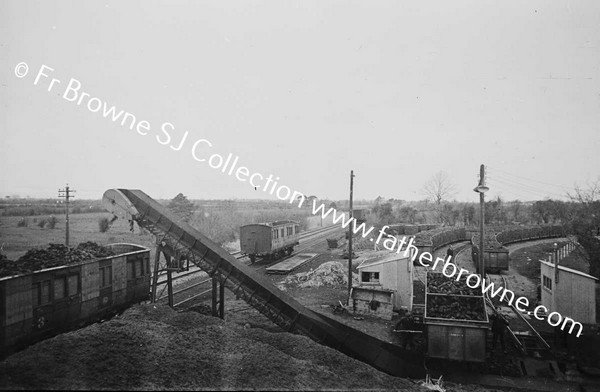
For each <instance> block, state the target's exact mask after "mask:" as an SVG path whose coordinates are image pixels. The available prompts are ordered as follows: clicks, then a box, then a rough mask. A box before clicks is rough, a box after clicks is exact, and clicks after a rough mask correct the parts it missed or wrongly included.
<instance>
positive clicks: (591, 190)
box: [567, 177, 600, 204]
mask: <svg viewBox="0 0 600 392" xmlns="http://www.w3.org/2000/svg"><path fill="white" fill-rule="evenodd" d="M567 196H568V197H569V199H571V200H572V201H574V202H577V203H581V204H590V203H593V202H595V201H597V200H600V177H599V178H598V179H597V180H596V181H594V182H592V183H591V184H589V183H588V185H587V188H585V189H583V188H581V187H580V186H579V185H577V184H575V188H574V193H569V192H567Z"/></svg>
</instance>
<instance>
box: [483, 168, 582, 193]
mask: <svg viewBox="0 0 600 392" xmlns="http://www.w3.org/2000/svg"><path fill="white" fill-rule="evenodd" d="M491 169H492V171H493V172H496V171H498V172H500V173H502V174H504V175H506V176H509V177H516V178H519V179H521V180H525V181H527V182H537V183H539V184H544V185H549V186H553V187H556V188H563V189H566V190H573V187H569V186H564V185H558V184H552V183H549V182H545V181H540V180H536V179H533V178H527V177H523V176H519V175H516V174H512V173H509V172H507V171H504V170H502V169H499V168H496V167H492V168H491Z"/></svg>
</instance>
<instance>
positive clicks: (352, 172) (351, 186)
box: [348, 170, 354, 305]
mask: <svg viewBox="0 0 600 392" xmlns="http://www.w3.org/2000/svg"><path fill="white" fill-rule="evenodd" d="M353 190H354V170H350V221H352V216H353V214H352V192H353ZM352 234H353V233H352V223H351V224H350V225H349V226H348V305H350V292H351V291H352Z"/></svg>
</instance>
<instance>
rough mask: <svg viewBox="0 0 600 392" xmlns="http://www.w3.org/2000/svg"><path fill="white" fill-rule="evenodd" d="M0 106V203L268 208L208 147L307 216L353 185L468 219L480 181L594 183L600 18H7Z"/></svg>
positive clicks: (368, 13)
mask: <svg viewBox="0 0 600 392" xmlns="http://www.w3.org/2000/svg"><path fill="white" fill-rule="evenodd" d="M21 62H25V63H27V65H28V66H29V72H28V73H27V75H25V76H24V77H22V78H18V77H17V76H16V75H15V67H16V66H17V64H19V63H21ZM42 65H46V66H48V67H51V68H53V69H54V71H49V70H46V71H45V72H44V73H45V74H47V75H48V76H47V77H45V76H42V77H40V80H39V81H38V84H37V85H34V80H35V78H36V75H37V74H38V72H39V70H40V67H41V66H42ZM52 78H55V79H57V80H59V82H57V83H56V84H54V86H53V87H52V88H51V91H48V88H49V86H50V82H51V80H52ZM71 78H75V79H77V80H78V81H79V82H81V89H80V90H79V92H78V93H77V94H78V98H79V97H80V96H81V92H86V93H87V94H89V95H90V96H89V97H83V100H82V101H81V104H80V105H77V101H74V102H71V101H68V100H67V99H65V97H64V93H65V90H66V88H67V85H68V83H69V80H70V79H71ZM72 94H75V93H72ZM91 97H95V98H97V99H96V100H94V101H90V98H91ZM88 102H89V103H90V105H91V107H92V109H96V106H95V105H96V104H98V103H99V102H102V104H104V103H105V104H106V105H108V107H109V108H110V107H111V106H115V108H116V109H117V110H123V111H124V112H129V113H131V114H133V115H135V117H136V122H137V123H139V122H140V121H147V124H148V125H149V128H150V130H145V128H141V133H147V135H141V134H139V133H137V132H136V130H135V128H134V130H130V129H129V127H128V126H127V125H128V123H126V126H122V125H121V124H120V120H117V121H116V122H113V121H112V120H111V119H110V118H105V117H103V115H102V110H100V111H99V112H93V111H91V110H90V109H89V108H88ZM0 104H1V107H2V110H1V111H0V132H1V141H2V144H1V146H2V151H1V154H0V165H1V170H0V195H21V196H27V195H29V196H31V197H55V196H56V195H57V190H58V189H59V188H64V186H65V184H66V183H69V185H70V186H72V187H73V188H75V189H76V190H77V192H78V193H77V196H78V197H80V198H94V199H99V198H101V197H102V194H103V192H104V191H105V190H106V189H109V188H117V187H120V188H133V189H142V190H143V191H145V192H146V193H148V194H149V195H150V196H152V197H155V198H172V197H174V196H175V195H176V194H177V193H179V192H183V193H184V194H185V195H187V196H188V197H190V198H194V199H195V198H271V199H275V197H274V196H270V195H268V194H267V193H265V192H263V191H262V190H261V189H258V190H255V189H254V188H253V187H252V186H251V185H249V183H248V182H241V181H239V180H237V179H236V178H235V177H234V176H228V175H226V174H224V173H222V172H221V171H219V170H217V169H213V168H211V167H210V166H209V165H208V163H207V162H198V161H196V160H195V159H194V157H193V155H192V150H193V148H192V147H193V145H194V143H195V142H196V141H198V140H200V139H205V140H207V141H209V142H210V143H211V144H212V147H209V146H208V145H207V144H206V143H205V142H201V144H198V145H197V149H196V150H195V151H196V153H197V157H198V158H202V157H206V158H208V157H209V156H210V155H211V154H214V153H217V154H221V155H223V156H224V157H227V155H228V154H229V153H231V154H233V156H237V157H239V160H238V166H239V165H243V166H246V167H247V168H248V169H249V173H250V174H253V173H259V174H261V175H262V176H265V177H266V176H268V175H269V174H272V175H273V176H274V177H280V180H279V184H280V185H286V186H288V187H289V188H291V189H293V190H297V191H300V192H304V193H307V194H311V195H316V196H319V197H322V198H325V197H327V198H331V199H344V198H347V197H348V193H349V191H348V187H349V172H350V170H352V169H353V170H354V171H355V174H356V178H355V192H354V196H355V198H357V199H363V198H365V199H373V198H375V197H377V196H379V195H381V196H384V197H386V198H398V199H405V200H417V199H421V198H423V194H422V192H421V189H422V187H423V185H424V183H425V182H427V180H428V179H429V178H431V177H432V176H433V175H434V174H435V173H436V172H438V171H440V170H444V171H446V172H447V173H448V176H449V178H450V179H451V181H452V182H453V183H455V184H456V186H457V191H458V192H457V194H456V198H457V199H458V200H464V201H478V196H477V194H476V193H474V192H473V191H472V189H473V187H475V186H476V185H477V179H478V172H479V165H480V164H482V163H483V164H485V165H487V166H488V167H489V170H488V185H489V187H490V188H491V190H490V193H489V195H490V197H493V196H496V195H501V196H503V197H504V198H506V199H517V198H518V199H521V200H534V199H543V198H546V197H551V198H558V197H562V196H564V194H565V192H566V191H568V189H569V188H571V187H572V186H573V185H574V184H575V183H578V184H580V185H584V184H585V183H586V181H592V180H595V179H597V178H598V176H599V175H600V2H599V1H597V0H589V1H548V0H544V1H507V0H503V1H491V2H489V1H481V0H476V1H475V0H474V1H457V0H453V1H436V2H421V1H410V2H409V1H389V2H387V1H386V2H384V1H354V2H351V1H323V0H318V1H294V2H290V1H282V0H273V1H244V2H240V1H226V2H225V1H189V2H186V1H178V2H173V1H169V2H167V1H152V2H149V1H144V2H133V1H128V2H125V1H104V2H101V1H94V2H91V1H86V2H82V1H61V2H56V1H38V2H30V1H21V0H14V1H6V0H4V1H2V2H0ZM167 122H168V123H171V124H172V125H173V126H174V129H171V128H168V132H169V134H170V136H171V139H172V140H171V141H170V143H168V144H165V145H163V144H161V141H162V142H165V141H166V135H165V134H164V133H163V132H162V131H161V126H162V125H163V124H164V123H167ZM186 132H187V137H186V139H185V141H184V143H183V146H182V148H181V149H180V150H179V151H175V150H173V149H172V148H170V145H173V146H174V147H178V146H179V143H180V142H181V139H182V138H183V136H184V135H185V134H186ZM257 178H258V177H257ZM257 182H258V181H257Z"/></svg>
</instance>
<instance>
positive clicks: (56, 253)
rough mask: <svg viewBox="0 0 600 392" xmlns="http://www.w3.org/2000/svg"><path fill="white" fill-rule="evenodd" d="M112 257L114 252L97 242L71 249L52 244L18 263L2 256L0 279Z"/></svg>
mask: <svg viewBox="0 0 600 392" xmlns="http://www.w3.org/2000/svg"><path fill="white" fill-rule="evenodd" d="M112 255H114V252H113V251H112V250H110V249H109V248H106V247H103V246H100V245H98V244H96V243H95V242H84V243H81V244H79V245H78V246H77V247H76V248H69V247H67V246H65V245H62V244H50V245H49V246H48V248H47V249H31V250H29V251H27V253H25V255H24V256H23V257H21V258H19V259H18V260H17V261H12V260H8V259H7V258H6V256H4V255H2V257H1V258H0V277H2V276H12V275H21V274H26V273H30V272H33V271H39V270H41V269H45V268H52V267H58V266H61V265H68V264H75V263H79V262H82V261H85V260H91V259H94V258H100V257H108V256H112Z"/></svg>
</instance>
